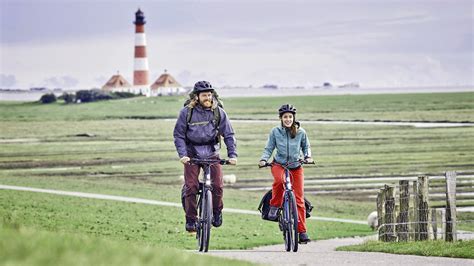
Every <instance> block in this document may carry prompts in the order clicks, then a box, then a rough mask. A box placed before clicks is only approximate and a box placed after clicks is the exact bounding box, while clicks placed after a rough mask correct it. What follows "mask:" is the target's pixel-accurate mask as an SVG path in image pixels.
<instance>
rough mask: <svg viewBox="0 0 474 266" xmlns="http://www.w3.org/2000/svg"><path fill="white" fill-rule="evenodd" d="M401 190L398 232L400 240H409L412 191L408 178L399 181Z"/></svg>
mask: <svg viewBox="0 0 474 266" xmlns="http://www.w3.org/2000/svg"><path fill="white" fill-rule="evenodd" d="M399 185H400V186H399V190H400V215H399V217H400V218H399V221H398V223H399V224H400V226H399V227H398V228H399V232H398V241H408V210H409V207H410V203H409V202H410V192H409V190H408V186H409V185H410V183H409V182H408V180H400V182H399Z"/></svg>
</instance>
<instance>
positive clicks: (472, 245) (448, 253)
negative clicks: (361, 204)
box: [336, 240, 474, 259]
mask: <svg viewBox="0 0 474 266" xmlns="http://www.w3.org/2000/svg"><path fill="white" fill-rule="evenodd" d="M336 250H339V251H364V252H384V253H392V254H407V255H419V256H435V257H452V258H466V259H474V253H473V252H472V251H473V250H474V240H468V241H466V240H464V241H462V240H461V241H457V242H445V241H442V240H439V241H419V242H398V243H384V242H378V241H368V242H366V243H363V244H360V245H354V246H345V247H339V248H337V249H336Z"/></svg>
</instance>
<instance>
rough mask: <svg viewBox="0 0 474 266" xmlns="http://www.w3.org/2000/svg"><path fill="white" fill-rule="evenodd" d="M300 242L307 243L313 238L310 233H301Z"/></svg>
mask: <svg viewBox="0 0 474 266" xmlns="http://www.w3.org/2000/svg"><path fill="white" fill-rule="evenodd" d="M298 242H299V243H300V244H307V243H308V242H311V239H309V237H308V234H306V233H300V237H299V241H298Z"/></svg>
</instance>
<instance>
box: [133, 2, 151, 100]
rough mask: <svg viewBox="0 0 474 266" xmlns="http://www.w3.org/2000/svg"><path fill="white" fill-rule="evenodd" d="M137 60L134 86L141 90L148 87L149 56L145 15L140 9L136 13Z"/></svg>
mask: <svg viewBox="0 0 474 266" xmlns="http://www.w3.org/2000/svg"><path fill="white" fill-rule="evenodd" d="M133 23H134V24H135V62H134V71H133V86H136V87H137V89H139V90H140V92H144V91H143V90H144V89H148V88H147V87H148V58H147V56H146V38H145V23H146V22H145V16H144V15H143V12H142V11H141V10H140V9H138V11H137V12H136V13H135V21H134V22H133Z"/></svg>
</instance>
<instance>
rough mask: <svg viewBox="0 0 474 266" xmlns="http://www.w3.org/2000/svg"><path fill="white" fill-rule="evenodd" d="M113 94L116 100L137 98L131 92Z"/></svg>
mask: <svg viewBox="0 0 474 266" xmlns="http://www.w3.org/2000/svg"><path fill="white" fill-rule="evenodd" d="M112 94H113V95H114V96H116V97H115V98H132V97H135V96H137V95H135V94H133V93H131V92H126V91H116V92H112Z"/></svg>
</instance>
